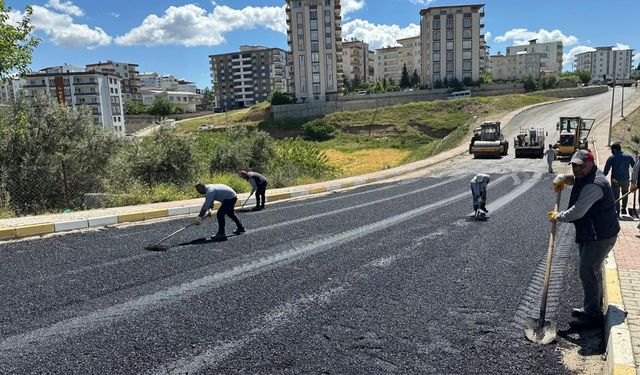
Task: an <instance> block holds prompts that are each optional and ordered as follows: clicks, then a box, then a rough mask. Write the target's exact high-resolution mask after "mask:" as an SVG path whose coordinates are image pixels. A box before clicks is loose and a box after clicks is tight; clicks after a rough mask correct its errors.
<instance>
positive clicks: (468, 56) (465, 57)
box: [462, 51, 471, 60]
mask: <svg viewBox="0 0 640 375" xmlns="http://www.w3.org/2000/svg"><path fill="white" fill-rule="evenodd" d="M462 59H463V60H471V51H462Z"/></svg>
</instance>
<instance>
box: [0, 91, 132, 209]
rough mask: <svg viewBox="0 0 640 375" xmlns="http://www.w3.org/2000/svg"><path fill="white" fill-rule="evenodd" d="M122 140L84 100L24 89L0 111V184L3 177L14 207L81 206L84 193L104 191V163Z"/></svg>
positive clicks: (53, 207) (48, 207)
mask: <svg viewBox="0 0 640 375" xmlns="http://www.w3.org/2000/svg"><path fill="white" fill-rule="evenodd" d="M119 143H120V141H119V140H118V139H117V137H116V136H115V135H114V134H113V133H112V132H109V131H107V130H105V129H103V128H102V126H100V125H96V124H94V122H93V120H92V118H91V115H90V111H89V109H88V108H87V107H86V106H82V107H79V108H76V107H71V106H66V105H60V104H58V103H57V101H56V100H55V99H54V98H52V97H50V96H45V95H43V94H38V95H36V96H35V97H34V98H33V100H31V99H30V98H26V97H24V96H23V95H20V96H19V97H18V98H17V100H16V102H15V103H14V104H12V105H11V106H10V107H8V108H7V110H5V111H3V112H2V114H1V115H0V154H1V155H2V158H0V185H2V181H4V185H5V186H6V191H7V193H8V195H9V201H10V205H11V208H12V210H13V211H15V212H16V213H20V214H34V213H40V212H45V211H51V210H61V209H63V208H78V207H81V206H82V203H83V197H84V194H86V193H89V192H99V191H101V187H102V183H103V180H104V178H105V177H106V171H105V165H106V164H108V161H109V160H110V158H111V156H112V155H113V154H114V153H115V152H116V151H117V149H118V144H119Z"/></svg>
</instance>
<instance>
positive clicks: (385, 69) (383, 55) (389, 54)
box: [375, 46, 402, 84]
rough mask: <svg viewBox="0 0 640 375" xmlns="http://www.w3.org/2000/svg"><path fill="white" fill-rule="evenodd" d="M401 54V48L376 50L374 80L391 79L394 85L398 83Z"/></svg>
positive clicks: (400, 71) (400, 72)
mask: <svg viewBox="0 0 640 375" xmlns="http://www.w3.org/2000/svg"><path fill="white" fill-rule="evenodd" d="M401 52H402V46H397V47H384V48H378V49H376V68H375V72H376V79H383V78H384V79H386V80H390V79H391V80H393V82H395V83H396V84H398V83H400V77H401V75H402V65H400V53H401Z"/></svg>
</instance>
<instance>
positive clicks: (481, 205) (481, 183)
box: [469, 173, 491, 216]
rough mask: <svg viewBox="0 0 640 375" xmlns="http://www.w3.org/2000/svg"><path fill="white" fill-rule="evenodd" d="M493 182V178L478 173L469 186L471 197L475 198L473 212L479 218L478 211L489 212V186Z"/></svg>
mask: <svg viewBox="0 0 640 375" xmlns="http://www.w3.org/2000/svg"><path fill="white" fill-rule="evenodd" d="M489 181H491V176H489V175H488V174H483V173H478V174H477V175H475V176H474V177H473V178H472V179H471V182H470V183H469V186H470V187H471V197H472V198H473V211H474V212H475V213H476V216H478V210H482V211H484V212H485V213H487V212H489V210H487V207H486V203H487V185H488V184H489Z"/></svg>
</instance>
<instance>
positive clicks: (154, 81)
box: [139, 72, 198, 94]
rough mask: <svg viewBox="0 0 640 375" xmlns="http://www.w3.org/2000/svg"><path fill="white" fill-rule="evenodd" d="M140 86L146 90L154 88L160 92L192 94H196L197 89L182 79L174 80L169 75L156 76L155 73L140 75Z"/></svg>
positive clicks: (174, 78) (191, 83)
mask: <svg viewBox="0 0 640 375" xmlns="http://www.w3.org/2000/svg"><path fill="white" fill-rule="evenodd" d="M139 79H140V86H141V87H146V88H156V89H162V90H173V91H186V92H191V93H194V94H197V93H198V88H197V87H196V85H195V84H194V83H193V82H189V81H185V80H183V79H176V77H174V76H173V75H171V74H158V73H155V72H149V73H140V74H139Z"/></svg>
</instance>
